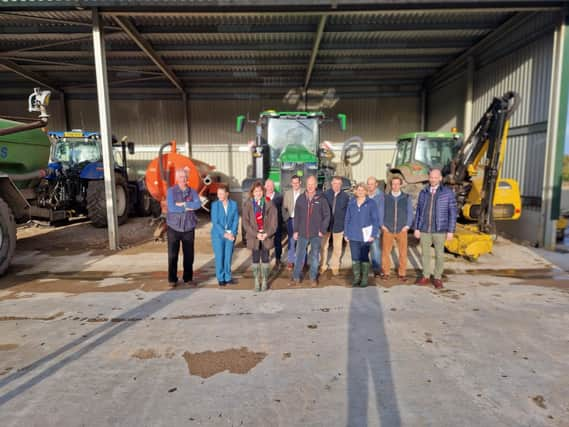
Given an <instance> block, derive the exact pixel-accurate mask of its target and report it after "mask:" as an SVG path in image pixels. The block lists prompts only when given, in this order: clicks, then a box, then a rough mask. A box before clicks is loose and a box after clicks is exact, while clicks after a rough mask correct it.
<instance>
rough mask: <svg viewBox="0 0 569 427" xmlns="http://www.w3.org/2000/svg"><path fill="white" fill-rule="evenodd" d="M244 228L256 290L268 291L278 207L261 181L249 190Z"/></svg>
mask: <svg viewBox="0 0 569 427" xmlns="http://www.w3.org/2000/svg"><path fill="white" fill-rule="evenodd" d="M243 229H244V230H245V239H246V240H247V248H248V249H251V251H252V258H253V279H254V281H255V291H257V292H259V291H261V290H263V291H266V290H267V280H268V278H269V250H271V249H272V248H273V247H274V239H273V237H274V235H275V232H276V230H277V209H276V208H275V206H274V205H273V202H271V201H270V200H269V201H267V200H266V198H265V189H264V188H263V184H262V183H261V182H260V181H257V182H255V183H254V184H253V186H252V187H251V190H249V198H248V199H247V200H246V201H245V203H244V204H243ZM259 263H260V265H259ZM259 273H261V274H260V276H261V281H259Z"/></svg>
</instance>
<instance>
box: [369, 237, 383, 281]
mask: <svg viewBox="0 0 569 427" xmlns="http://www.w3.org/2000/svg"><path fill="white" fill-rule="evenodd" d="M369 252H370V254H371V265H372V267H373V271H374V272H376V273H377V272H381V232H380V233H379V237H378V238H377V239H373V242H372V243H371V244H370V247H369Z"/></svg>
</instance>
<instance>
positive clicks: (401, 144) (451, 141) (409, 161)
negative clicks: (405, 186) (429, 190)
mask: <svg viewBox="0 0 569 427" xmlns="http://www.w3.org/2000/svg"><path fill="white" fill-rule="evenodd" d="M462 141H463V135H462V133H459V132H416V133H408V134H405V135H402V136H400V137H399V138H398V140H397V145H396V150H395V155H394V158H393V163H392V164H391V165H390V169H391V170H390V173H391V174H395V173H399V174H402V175H403V178H404V180H405V181H406V182H417V181H418V180H420V181H425V180H426V179H425V176H426V175H428V173H429V169H430V168H435V167H436V168H441V170H442V171H443V174H444V175H446V174H447V173H448V172H450V166H451V161H452V160H453V159H454V158H455V156H456V154H457V153H458V150H459V149H460V147H461V145H462Z"/></svg>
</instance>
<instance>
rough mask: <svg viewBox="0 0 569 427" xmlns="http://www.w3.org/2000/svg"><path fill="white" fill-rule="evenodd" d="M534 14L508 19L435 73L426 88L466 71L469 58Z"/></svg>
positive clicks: (518, 14) (532, 17) (520, 14)
mask: <svg viewBox="0 0 569 427" xmlns="http://www.w3.org/2000/svg"><path fill="white" fill-rule="evenodd" d="M534 17H535V14H533V13H529V14H526V13H517V14H516V15H514V16H513V17H512V18H510V19H508V20H507V21H506V22H504V23H503V24H502V25H500V26H499V27H498V28H496V29H495V30H494V31H492V32H491V33H490V34H488V35H486V37H484V38H483V39H482V40H480V41H479V42H478V43H476V44H474V45H473V46H471V47H470V48H469V49H467V50H466V51H465V52H463V53H462V54H461V55H460V56H458V57H457V58H456V59H454V60H453V61H452V62H450V63H449V64H447V65H446V66H445V67H443V68H442V69H441V70H439V72H437V73H436V74H435V75H434V76H433V77H432V78H431V79H430V80H429V82H428V84H427V86H428V88H431V89H432V88H434V87H436V86H437V85H439V84H441V83H442V82H444V81H445V80H446V79H447V78H449V77H450V76H452V75H455V74H456V72H457V71H458V70H460V69H462V68H464V70H466V64H467V62H468V60H469V59H468V58H469V57H475V56H476V53H477V52H479V51H480V50H482V49H486V48H488V47H490V46H491V45H492V44H493V43H495V42H496V40H499V39H500V38H502V37H504V35H505V34H508V33H510V32H512V31H514V30H515V29H517V28H519V27H520V26H522V25H524V24H525V23H526V22H529V21H530V20H531V19H534Z"/></svg>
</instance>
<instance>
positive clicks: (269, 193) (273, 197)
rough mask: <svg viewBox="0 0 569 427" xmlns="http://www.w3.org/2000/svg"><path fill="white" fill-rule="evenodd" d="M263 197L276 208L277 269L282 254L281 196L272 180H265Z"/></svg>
mask: <svg viewBox="0 0 569 427" xmlns="http://www.w3.org/2000/svg"><path fill="white" fill-rule="evenodd" d="M265 197H266V198H267V201H271V202H273V205H275V208H277V214H278V218H277V231H276V232H275V267H279V266H280V264H281V256H282V253H283V235H282V229H283V211H282V208H283V196H282V194H281V193H279V192H278V191H276V190H275V183H274V182H273V180H272V179H267V180H266V181H265Z"/></svg>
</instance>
